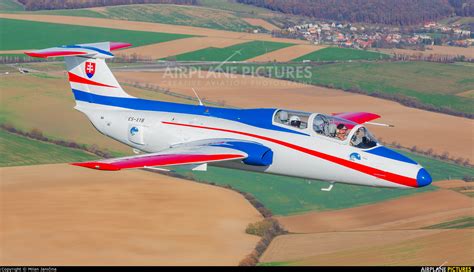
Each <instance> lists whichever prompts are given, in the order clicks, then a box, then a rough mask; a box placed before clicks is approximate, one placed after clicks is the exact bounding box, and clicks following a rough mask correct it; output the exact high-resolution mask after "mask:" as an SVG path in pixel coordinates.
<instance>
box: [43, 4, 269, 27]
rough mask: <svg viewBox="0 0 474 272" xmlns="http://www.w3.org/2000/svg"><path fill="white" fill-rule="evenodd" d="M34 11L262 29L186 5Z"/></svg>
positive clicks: (230, 15) (228, 15) (226, 13)
mask: <svg viewBox="0 0 474 272" xmlns="http://www.w3.org/2000/svg"><path fill="white" fill-rule="evenodd" d="M34 14H45V15H65V16H80V17H93V18H108V19H118V20H126V21H139V22H152V23H162V24H171V25H187V26H196V27H205V28H212V29H220V30H227V31H245V30H247V29H260V30H263V29H264V28H256V27H254V26H252V25H251V24H249V23H247V22H246V21H245V20H242V19H241V18H240V17H238V16H236V15H235V14H234V13H233V12H231V11H225V10H219V9H211V8H206V7H200V6H185V5H183V6H180V5H166V4H140V5H122V6H109V7H97V8H88V9H74V10H51V11H38V12H34Z"/></svg>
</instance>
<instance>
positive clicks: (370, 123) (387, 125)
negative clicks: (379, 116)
mask: <svg viewBox="0 0 474 272" xmlns="http://www.w3.org/2000/svg"><path fill="white" fill-rule="evenodd" d="M365 124H369V125H374V126H381V127H395V126H394V125H390V124H382V123H375V122H365Z"/></svg>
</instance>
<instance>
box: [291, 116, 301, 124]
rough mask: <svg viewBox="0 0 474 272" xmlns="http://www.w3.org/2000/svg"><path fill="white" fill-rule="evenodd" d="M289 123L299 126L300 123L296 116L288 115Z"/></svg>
mask: <svg viewBox="0 0 474 272" xmlns="http://www.w3.org/2000/svg"><path fill="white" fill-rule="evenodd" d="M290 125H291V126H294V127H300V125H301V120H300V118H299V117H298V116H295V115H293V116H291V117H290Z"/></svg>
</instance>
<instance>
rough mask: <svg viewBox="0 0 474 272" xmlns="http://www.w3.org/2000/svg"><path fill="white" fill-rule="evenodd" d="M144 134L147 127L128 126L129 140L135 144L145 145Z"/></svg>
mask: <svg viewBox="0 0 474 272" xmlns="http://www.w3.org/2000/svg"><path fill="white" fill-rule="evenodd" d="M144 132H145V127H143V126H140V125H136V124H129V125H128V140H129V141H130V142H132V143H134V144H139V145H144V144H145V140H144V137H143V136H144Z"/></svg>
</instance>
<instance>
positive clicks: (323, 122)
mask: <svg viewBox="0 0 474 272" xmlns="http://www.w3.org/2000/svg"><path fill="white" fill-rule="evenodd" d="M273 123H274V124H275V125H279V126H282V127H286V128H290V129H294V130H296V131H300V132H305V133H307V134H309V135H312V136H316V137H323V138H326V139H329V140H335V141H338V142H340V143H341V144H348V145H351V146H354V147H357V148H362V149H367V148H372V147H375V146H377V140H376V138H375V137H374V136H373V135H372V133H370V131H369V130H368V129H367V128H366V127H365V126H363V125H360V124H357V123H355V122H352V121H350V120H347V119H343V118H339V117H336V116H332V115H327V114H322V113H309V112H301V111H292V110H284V109H278V110H276V111H275V114H274V117H273Z"/></svg>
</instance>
